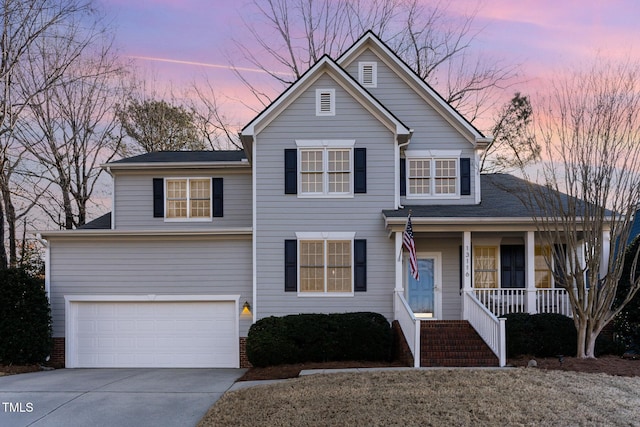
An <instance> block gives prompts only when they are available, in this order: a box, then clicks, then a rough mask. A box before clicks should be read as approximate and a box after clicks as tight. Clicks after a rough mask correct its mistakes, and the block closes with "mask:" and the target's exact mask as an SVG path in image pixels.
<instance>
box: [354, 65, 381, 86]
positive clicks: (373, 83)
mask: <svg viewBox="0 0 640 427" xmlns="http://www.w3.org/2000/svg"><path fill="white" fill-rule="evenodd" d="M366 66H371V83H365V82H364V68H365V67H366ZM358 81H359V82H360V84H361V85H362V86H363V87H378V63H377V62H375V61H363V62H358Z"/></svg>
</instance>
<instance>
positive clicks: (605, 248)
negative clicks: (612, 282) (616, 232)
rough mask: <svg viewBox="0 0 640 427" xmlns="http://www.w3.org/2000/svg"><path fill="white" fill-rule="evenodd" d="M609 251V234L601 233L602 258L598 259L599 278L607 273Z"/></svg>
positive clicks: (607, 232) (606, 232)
mask: <svg viewBox="0 0 640 427" xmlns="http://www.w3.org/2000/svg"><path fill="white" fill-rule="evenodd" d="M610 250H611V232H609V231H603V232H602V258H601V259H600V278H602V277H604V276H606V275H607V273H608V272H609V252H610Z"/></svg>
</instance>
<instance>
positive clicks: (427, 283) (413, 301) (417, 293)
mask: <svg viewBox="0 0 640 427" xmlns="http://www.w3.org/2000/svg"><path fill="white" fill-rule="evenodd" d="M410 268H411V267H410V266H409V263H407V278H408V282H407V292H408V298H407V301H408V302H409V306H410V307H411V310H413V312H414V313H416V314H421V315H423V317H435V259H434V258H418V273H419V276H420V280H416V279H414V278H413V276H411V271H410V270H409V269H410Z"/></svg>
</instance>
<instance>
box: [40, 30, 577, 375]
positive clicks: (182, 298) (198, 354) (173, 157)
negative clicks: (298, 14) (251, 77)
mask: <svg viewBox="0 0 640 427" xmlns="http://www.w3.org/2000/svg"><path fill="white" fill-rule="evenodd" d="M241 140H242V143H243V146H244V150H243V151H237V152H161V153H149V154H144V155H141V156H137V157H132V158H128V159H123V160H119V161H114V162H111V163H108V164H106V165H104V166H103V167H104V168H105V169H106V170H107V171H108V172H109V173H110V175H111V177H112V179H113V202H112V211H111V213H109V214H107V215H105V216H103V217H101V218H99V219H97V220H95V221H93V222H91V223H89V224H87V225H86V226H84V227H82V228H81V229H78V230H73V231H50V232H43V233H42V236H43V237H44V238H45V239H46V240H47V242H48V247H47V255H46V257H47V260H46V265H47V270H46V286H47V291H48V293H49V295H50V300H51V306H52V316H53V334H54V341H55V345H56V347H55V351H54V355H53V356H54V358H58V359H61V358H64V360H65V362H66V366H67V367H138V366H154V367H236V366H239V365H240V363H241V362H240V361H241V359H242V357H241V356H242V354H241V353H242V352H243V349H244V343H245V339H246V336H247V332H248V329H249V327H250V326H251V324H252V323H253V322H255V321H257V320H258V319H261V318H264V317H267V316H282V315H287V314H297V313H317V312H325V313H330V312H354V311H374V312H379V313H381V314H383V315H384V316H386V317H387V319H389V321H398V322H397V326H398V327H399V331H401V332H402V335H403V337H404V340H405V342H406V344H407V346H408V348H409V350H410V351H411V355H412V357H413V359H414V364H415V366H419V365H420V363H421V360H420V359H421V358H420V352H421V345H420V339H421V330H422V329H423V327H422V325H423V324H431V325H434V324H436V323H429V322H436V321H458V322H459V321H468V322H469V323H470V324H471V325H472V326H473V328H475V330H476V331H477V332H478V333H479V334H480V336H481V337H482V339H483V340H484V341H485V342H486V343H487V345H488V346H489V347H490V348H491V350H492V351H493V353H494V354H495V356H494V357H495V364H496V365H497V364H501V365H502V364H504V321H500V320H499V319H498V318H497V316H499V315H501V314H503V313H505V312H510V311H526V312H540V311H551V310H552V311H560V312H565V313H567V310H568V306H567V305H566V298H565V297H564V296H563V295H564V294H563V292H564V290H563V289H560V288H555V287H554V283H553V277H552V276H553V275H552V274H551V268H550V267H549V265H548V263H546V262H545V254H546V255H548V252H549V251H552V250H553V248H549V247H545V246H543V245H539V244H537V243H536V227H535V224H534V222H533V221H532V219H531V213H530V211H529V210H528V209H527V208H526V207H525V206H524V205H523V204H522V202H521V201H520V200H519V198H518V197H517V195H516V193H517V192H518V191H523V190H525V189H526V186H525V185H524V183H523V181H521V180H520V179H518V178H515V177H512V176H509V175H481V174H480V172H479V169H478V165H479V158H480V154H481V152H482V150H483V149H484V148H485V147H486V146H487V144H488V143H489V142H490V138H487V137H485V136H484V135H483V134H482V133H481V132H480V131H478V130H477V129H476V128H475V127H474V126H473V125H471V124H470V123H469V122H468V121H467V120H465V118H464V117H462V116H461V115H460V114H459V113H458V112H457V111H456V110H455V109H453V108H452V107H451V106H450V105H449V104H447V103H446V102H445V101H444V100H443V99H442V98H441V97H440V96H439V95H438V94H437V93H436V92H435V91H434V90H433V89H432V88H431V87H430V86H428V85H427V84H426V83H425V82H424V81H422V80H421V79H420V78H419V77H418V76H417V75H416V74H415V73H414V72H413V71H412V70H411V69H410V68H409V67H408V66H407V65H406V64H405V63H404V62H402V61H401V60H400V59H399V58H398V56H397V55H396V54H395V53H394V52H393V51H391V50H390V49H389V47H388V46H386V45H385V44H384V43H383V42H382V41H381V40H380V39H379V38H378V37H377V36H376V35H375V34H373V33H371V32H368V33H366V34H365V35H364V36H363V37H362V38H360V39H359V40H358V41H357V42H356V43H355V44H354V45H353V46H351V47H350V48H349V49H348V50H347V51H346V52H344V53H343V54H342V55H341V56H340V57H339V58H337V59H332V58H330V57H328V56H324V57H322V58H321V59H320V60H319V61H318V62H317V63H316V64H315V65H314V66H312V67H311V68H310V69H309V70H308V71H307V72H306V73H305V74H304V75H303V76H302V77H301V78H300V79H299V80H298V81H296V82H295V83H294V84H292V85H291V86H290V87H289V88H288V89H287V90H286V91H284V93H282V94H281V95H280V96H279V97H278V98H277V99H276V100H275V101H274V102H273V103H272V104H271V105H269V106H268V107H267V108H266V109H265V110H264V111H262V112H261V113H260V114H258V115H257V116H256V117H255V118H254V119H253V120H252V121H251V122H250V123H249V124H247V125H246V126H245V127H244V128H243V129H242V131H241ZM410 212H411V219H412V223H413V232H414V239H415V244H416V252H417V263H418V271H419V275H418V276H419V277H418V279H415V278H414V277H413V276H412V274H410V271H409V263H408V262H407V256H406V253H405V251H403V249H402V238H403V232H404V230H405V227H406V223H407V217H408V215H409V213H410ZM559 244H562V242H559ZM547 259H548V256H547ZM424 344H425V343H424V342H423V346H422V347H424ZM422 363H425V362H424V361H423V362H422Z"/></svg>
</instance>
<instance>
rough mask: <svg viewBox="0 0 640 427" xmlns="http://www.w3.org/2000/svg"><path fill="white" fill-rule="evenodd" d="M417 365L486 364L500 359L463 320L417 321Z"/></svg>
mask: <svg viewBox="0 0 640 427" xmlns="http://www.w3.org/2000/svg"><path fill="white" fill-rule="evenodd" d="M420 355H421V357H420V366H422V367H429V366H444V367H489V366H498V365H499V361H498V358H497V357H496V355H495V354H493V352H492V351H491V349H490V348H489V347H488V346H487V345H486V344H485V342H484V341H483V340H482V338H480V335H478V333H477V332H476V331H475V329H473V327H472V326H471V325H470V324H469V322H467V321H466V320H429V321H422V322H421V323H420Z"/></svg>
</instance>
